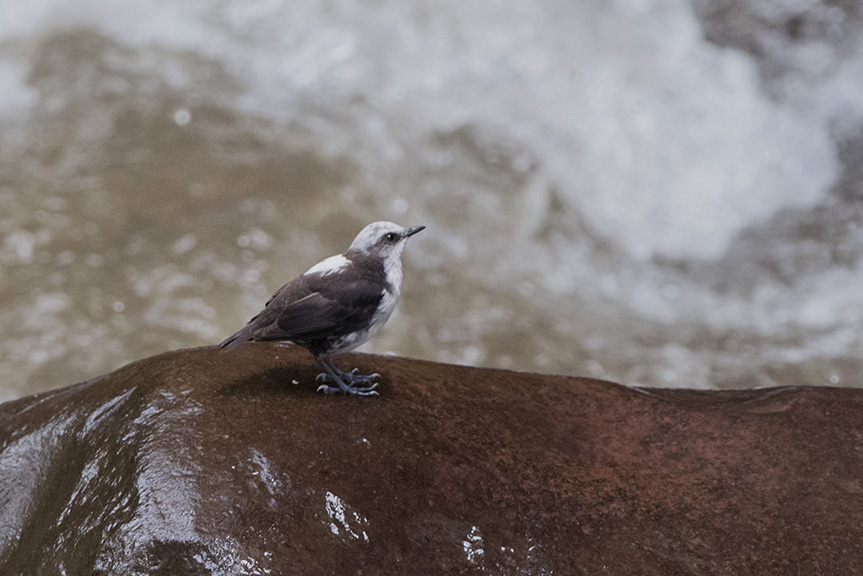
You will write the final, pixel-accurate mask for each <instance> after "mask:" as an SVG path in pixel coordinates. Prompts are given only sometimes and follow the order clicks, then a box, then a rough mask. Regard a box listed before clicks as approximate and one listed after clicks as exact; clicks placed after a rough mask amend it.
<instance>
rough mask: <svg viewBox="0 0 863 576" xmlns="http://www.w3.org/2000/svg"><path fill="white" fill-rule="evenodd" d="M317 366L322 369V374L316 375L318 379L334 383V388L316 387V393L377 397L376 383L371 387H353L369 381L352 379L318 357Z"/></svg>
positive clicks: (348, 374)
mask: <svg viewBox="0 0 863 576" xmlns="http://www.w3.org/2000/svg"><path fill="white" fill-rule="evenodd" d="M317 362H318V365H319V366H320V367H321V368H323V369H324V371H325V372H324V373H322V374H319V375H318V379H322V380H323V381H324V382H335V383H336V384H337V385H338V387H336V386H328V385H327V384H321V385H320V386H318V392H323V393H324V394H336V393H338V392H342V393H344V394H350V395H356V396H377V394H378V393H377V391H375V388H376V387H377V383H375V384H372V385H371V386H365V387H360V386H355V384H358V383H363V384H365V383H368V382H370V380H368V379H366V380H362V379H360V378H367V377H364V376H363V377H360V378H356V377H354V375H353V373H352V372H351V373H348V372H345V371H343V370H340V369H338V368H337V367H336V366H334V365H333V364H332V363H331V362H330V361H329V360H328V359H326V358H323V357H320V358H317ZM345 380H347V381H348V382H350V384H348V383H346V382H345Z"/></svg>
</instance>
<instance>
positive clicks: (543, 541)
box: [0, 344, 863, 576]
mask: <svg viewBox="0 0 863 576" xmlns="http://www.w3.org/2000/svg"><path fill="white" fill-rule="evenodd" d="M340 364H341V365H342V366H343V367H345V368H348V367H352V366H353V365H358V366H359V367H360V368H361V369H362V370H363V371H366V370H368V371H378V372H380V373H381V374H382V381H383V384H382V386H381V396H380V397H377V398H345V397H327V396H324V395H322V394H316V393H315V384H314V377H315V374H316V370H315V367H314V364H313V362H312V360H311V358H310V356H309V355H308V354H307V353H305V352H303V351H301V350H298V349H292V348H285V347H277V346H274V345H269V344H254V345H248V346H243V347H241V348H239V349H237V350H236V351H234V352H232V353H230V354H221V353H219V351H218V350H216V349H213V348H205V349H196V350H182V351H178V352H171V353H168V354H163V355H161V356H156V357H153V358H148V359H146V360H142V361H140V362H136V363H134V364H131V365H129V366H126V367H124V368H122V369H120V370H118V371H116V372H114V373H112V374H109V375H107V376H104V377H102V378H99V379H96V380H94V381H91V382H87V383H84V384H79V385H76V386H72V387H69V388H65V389H62V390H57V391H53V392H48V393H45V394H42V395H39V396H33V397H29V398H24V399H21V400H18V401H15V402H11V403H7V404H5V405H2V406H0V449H2V450H0V505H2V508H0V574H4V575H15V574H22V575H24V574H26V575H43V574H44V575H48V574H50V575H59V574H66V575H68V576H75V575H91V574H112V575H113V574H117V575H120V574H123V575H127V574H130V575H134V574H160V575H175V574H183V575H186V574H188V575H209V574H219V575H221V574H226V575H233V574H277V575H288V574H300V575H305V574H347V575H354V574H363V575H373V574H387V575H390V574H408V575H424V574H495V575H497V574H501V575H503V574H531V575H533V574H536V575H540V574H560V575H578V574H619V575H631V574H656V575H662V576H669V575H676V574H699V575H701V574H704V575H715V574H737V575H740V574H758V575H765V574H782V575H786V574H806V575H808V576H815V575H819V574H825V575H828V574H829V575H835V574H852V573H855V571H857V570H859V567H860V566H861V565H863V551H861V548H863V390H857V389H828V388H798V389H769V390H757V391H737V392H693V391H682V390H676V391H671V390H654V391H650V392H643V391H638V390H633V389H628V388H625V387H623V386H619V385H617V384H612V383H609V382H602V381H597V380H589V379H580V378H568V377H558V376H545V375H536V374H522V373H514V372H506V371H498V370H485V369H475V368H465V367H458V366H450V365H443V364H434V363H428V362H420V361H415V360H406V359H398V358H385V357H375V356H367V355H354V356H346V357H343V358H341V359H340ZM292 381H298V382H299V384H293V383H292Z"/></svg>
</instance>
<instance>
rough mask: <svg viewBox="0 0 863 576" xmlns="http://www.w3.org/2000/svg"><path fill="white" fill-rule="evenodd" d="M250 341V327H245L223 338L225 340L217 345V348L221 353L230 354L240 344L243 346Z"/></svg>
mask: <svg viewBox="0 0 863 576" xmlns="http://www.w3.org/2000/svg"><path fill="white" fill-rule="evenodd" d="M250 340H252V327H251V326H246V327H245V328H243V329H242V330H240V331H239V332H237V333H236V334H232V335H231V336H228V337H227V338H225V340H224V341H223V342H222V343H221V344H219V348H221V349H222V352H230V351H231V350H233V349H234V348H236V347H237V346H239V345H240V344H245V343H246V342H248V341H250Z"/></svg>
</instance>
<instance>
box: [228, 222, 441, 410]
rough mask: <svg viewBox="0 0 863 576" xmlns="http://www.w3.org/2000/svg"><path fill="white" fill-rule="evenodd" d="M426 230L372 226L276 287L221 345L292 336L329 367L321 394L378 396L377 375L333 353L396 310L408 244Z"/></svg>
mask: <svg viewBox="0 0 863 576" xmlns="http://www.w3.org/2000/svg"><path fill="white" fill-rule="evenodd" d="M424 228H425V226H416V227H415V228H402V227H401V226H399V225H398V224H393V223H392V222H373V223H372V224H369V225H368V226H366V227H365V228H363V229H362V231H361V232H360V233H359V234H357V237H356V238H354V241H353V242H351V246H350V248H348V250H347V252H345V253H344V254H338V255H336V256H331V257H329V258H327V259H326V260H322V261H321V262H318V263H317V264H315V265H314V266H312V267H311V268H309V269H308V270H306V271H305V273H303V275H302V276H299V277H297V278H294V279H293V280H291V281H290V282H288V283H287V284H285V285H284V286H282V287H281V288H279V290H278V291H277V292H276V293H275V294H273V297H272V298H270V300H269V301H268V302H267V303H266V305H265V306H264V309H263V310H262V311H261V312H260V313H259V314H258V315H257V316H255V317H254V318H252V319H251V320H249V323H248V324H246V327H245V328H243V329H242V330H240V331H239V332H237V333H236V334H234V335H233V336H230V337H228V338H227V339H226V340H225V341H224V342H222V343H221V344H220V345H219V347H220V348H221V349H222V351H223V352H228V351H230V350H233V349H234V348H236V347H237V346H239V345H240V344H244V343H246V342H259V341H265V340H277V341H287V342H293V343H294V344H297V345H298V346H302V347H303V348H305V349H307V350H308V351H309V352H311V353H312V354H314V356H315V360H316V361H317V363H318V365H319V366H320V367H321V368H323V369H324V372H322V373H321V374H318V377H317V379H318V380H319V381H321V382H323V384H321V386H319V387H318V391H319V392H324V393H326V394H335V393H337V392H342V393H344V394H354V395H357V396H371V395H375V394H377V391H376V390H375V388H376V387H377V383H376V382H374V379H375V378H377V377H379V374H370V375H368V376H364V375H362V374H358V369H357V368H355V369H354V370H353V371H351V372H345V371H343V370H340V369H339V368H338V367H336V366H335V365H334V364H333V363H332V360H331V358H332V356H335V355H336V354H341V353H342V352H349V351H351V350H353V349H354V348H356V347H357V346H359V345H360V344H362V343H364V342H365V341H366V340H368V339H369V338H371V337H372V336H374V335H375V333H377V331H378V330H379V329H380V328H381V326H383V325H384V323H385V322H386V321H387V320H388V319H389V317H390V315H392V313H393V310H394V309H395V306H396V301H397V300H398V298H399V294H400V293H401V288H402V260H401V255H402V252H403V251H404V249H405V243H406V242H407V239H408V238H409V237H411V236H413V235H414V234H416V233H417V232H419V231H420V230H423V229H424ZM331 384H335V386H331Z"/></svg>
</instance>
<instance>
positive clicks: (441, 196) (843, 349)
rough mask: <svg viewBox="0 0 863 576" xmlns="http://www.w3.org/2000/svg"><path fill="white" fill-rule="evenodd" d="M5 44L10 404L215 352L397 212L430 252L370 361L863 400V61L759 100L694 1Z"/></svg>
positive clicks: (409, 266)
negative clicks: (822, 390)
mask: <svg viewBox="0 0 863 576" xmlns="http://www.w3.org/2000/svg"><path fill="white" fill-rule="evenodd" d="M0 22H2V23H0V119H2V122H3V124H4V126H5V129H4V131H3V133H2V134H0V145H2V147H0V156H2V172H3V176H4V177H3V178H2V181H0V200H2V201H3V206H4V210H3V213H2V216H0V241H2V242H0V267H2V278H0V294H2V296H3V298H2V302H4V304H0V318H2V321H3V324H4V326H6V327H7V328H6V330H5V339H4V341H3V342H2V343H0V353H2V356H0V377H2V379H3V382H4V386H5V390H6V392H5V395H6V397H12V396H15V395H18V394H21V393H26V392H28V391H32V390H39V389H44V388H48V387H54V386H59V385H63V384H68V383H71V382H73V381H76V380H80V379H83V378H86V377H92V376H95V375H97V374H99V373H101V372H104V371H107V370H111V369H113V368H115V367H117V366H119V365H120V364H122V363H124V362H127V361H129V360H132V359H135V358H139V357H143V356H147V355H150V354H153V353H156V352H159V351H162V350H166V349H170V348H176V347H181V346H194V345H203V344H211V343H216V342H218V341H219V340H221V338H222V337H223V336H225V335H227V334H229V333H231V332H232V331H234V330H235V329H236V328H238V327H239V326H240V325H241V324H242V323H243V322H244V321H245V320H246V319H247V318H248V317H249V316H250V315H252V314H254V313H255V312H256V311H257V309H258V307H259V306H261V305H262V304H263V302H264V301H265V300H266V297H267V295H268V293H270V292H272V291H273V290H275V289H276V288H278V286H279V285H281V284H282V283H284V282H285V281H287V280H288V279H290V278H291V277H293V276H294V275H296V274H299V273H301V272H302V271H303V270H305V269H307V268H308V267H309V266H311V265H313V264H314V263H315V262H317V261H318V260H320V259H322V258H324V257H326V256H329V255H331V254H333V253H335V252H338V251H341V250H343V249H344V248H345V247H346V246H347V244H348V243H349V242H350V239H351V238H352V237H353V234H354V233H356V231H358V230H359V229H360V228H361V227H362V225H363V224H365V223H366V222H368V221H371V220H376V219H383V218H386V219H392V220H395V221H397V222H400V223H402V224H404V225H416V224H425V225H427V226H428V230H427V231H425V232H423V234H421V235H419V236H417V237H416V239H414V240H412V242H411V245H410V246H409V247H408V249H407V251H406V253H405V260H406V280H405V289H404V293H403V298H404V300H403V302H402V305H401V308H400V311H399V312H397V314H396V316H394V317H393V319H392V320H391V321H390V325H389V326H388V327H387V329H386V330H385V331H384V332H383V333H382V336H381V337H380V338H378V339H377V340H376V341H374V342H371V343H369V344H368V345H366V347H365V349H367V350H370V351H376V352H389V351H392V352H395V353H398V354H404V355H412V356H417V357H423V358H428V359H432V360H444V361H452V362H462V363H471V364H479V365H486V366H499V367H506V368H513V369H523V370H536V371H548V372H562V373H568V374H578V375H588V376H599V377H605V378H611V379H614V380H618V381H622V382H624V383H627V384H633V385H636V384H637V385H648V386H651V385H652V386H657V385H661V386H680V387H701V388H710V387H729V386H755V385H770V384H804V383H810V384H827V383H832V384H840V385H858V384H859V383H860V382H861V380H860V378H859V376H860V373H861V366H863V364H861V360H860V358H861V352H863V328H861V325H863V296H862V295H861V294H863V292H861V290H860V289H859V287H860V286H861V285H863V283H861V281H863V278H861V267H860V255H861V251H860V249H861V247H863V231H861V230H863V229H861V226H860V222H859V219H857V218H856V217H853V216H847V214H851V213H853V211H854V210H859V208H860V199H859V197H857V199H856V200H855V198H854V197H848V196H847V195H846V196H838V195H837V194H836V193H835V190H837V189H839V188H841V187H842V185H843V184H841V183H842V182H844V183H845V184H848V179H847V178H846V179H845V180H842V178H843V175H846V174H847V171H848V170H847V167H846V166H843V164H842V161H843V160H842V157H841V156H840V154H839V153H838V152H837V150H838V149H839V143H838V142H839V138H840V137H841V138H843V139H845V140H849V139H851V140H853V138H855V137H856V134H858V133H859V131H855V129H854V124H853V122H848V121H844V122H840V121H839V119H844V120H847V119H849V118H860V117H863V116H861V114H860V110H861V109H863V106H860V105H859V104H857V103H856V102H855V101H854V100H853V99H851V98H849V97H848V94H851V93H854V92H855V90H856V89H857V88H859V87H860V84H863V79H861V78H863V77H859V76H858V75H855V74H853V71H854V70H859V69H860V67H861V66H863V56H861V55H860V51H859V50H858V49H857V48H856V47H855V46H853V45H851V47H850V48H849V47H848V45H847V43H846V49H845V51H844V52H842V53H841V55H838V54H839V53H838V52H830V51H829V50H827V51H825V50H821V51H818V49H817V48H818V46H817V45H816V44H817V43H815V42H812V41H810V42H809V44H812V45H813V46H810V47H809V48H808V49H809V52H804V51H802V50H801V51H796V52H793V53H792V52H789V54H791V56H789V58H792V56H793V61H791V62H790V63H789V70H792V71H795V70H796V71H797V76H796V77H797V78H798V80H799V79H800V78H803V79H805V80H806V82H800V81H798V82H796V83H794V82H792V79H793V78H792V76H794V75H793V74H791V73H790V72H788V73H786V74H785V75H784V76H781V77H774V78H771V79H770V81H769V82H767V81H766V80H765V73H764V69H763V68H760V67H759V66H762V64H761V63H759V61H758V60H757V59H756V58H754V57H753V56H751V55H749V54H747V53H744V52H743V51H741V50H738V49H735V48H729V47H719V46H717V45H715V44H711V43H709V42H707V41H705V40H704V34H703V31H702V26H703V23H702V22H700V21H699V20H698V19H697V18H696V16H695V14H694V12H693V10H692V8H691V7H690V5H689V4H688V3H686V2H683V1H680V0H665V1H661V0H656V1H652V2H651V1H634V0H631V1H624V0H619V1H616V2H582V3H576V4H574V5H573V4H572V3H563V2H554V1H550V0H544V1H541V2H528V1H523V2H499V3H498V2H445V3H440V2H433V3H432V2H411V3H403V2H396V1H390V2H378V3H374V4H371V5H370V4H368V3H359V2H333V3H320V2H305V1H303V2H282V1H269V0H268V1H261V2H243V3H237V2H209V1H208V2H197V3H196V2H187V3H168V2H140V3H135V4H117V3H116V2H100V1H88V0H82V1H79V2H76V3H74V4H69V3H63V2H47V1H42V2H39V1H36V2H31V3H20V2H11V1H5V2H4V1H0ZM764 34H765V38H766V37H768V36H769V31H765V33H764ZM822 44H823V43H822ZM825 45H826V44H825ZM806 54H810V55H809V56H808V57H806V56H805V55H806ZM825 63H827V64H832V67H830V66H827V65H826V64H825ZM831 70H832V71H833V72H831ZM815 76H817V77H818V78H819V81H818V82H814V81H811V80H812V79H813V77H815ZM825 86H826V87H829V89H828V88H825ZM833 93H835V94H836V97H835V99H831V97H830V94H833ZM848 185H849V186H850V184H848ZM837 202H839V203H842V202H844V203H847V206H846V205H845V204H842V205H837ZM846 208H847V210H846ZM861 212H863V210H861ZM858 213H859V212H858ZM843 214H844V215H843ZM783 218H784V219H783ZM813 229H814V230H815V232H813Z"/></svg>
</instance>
